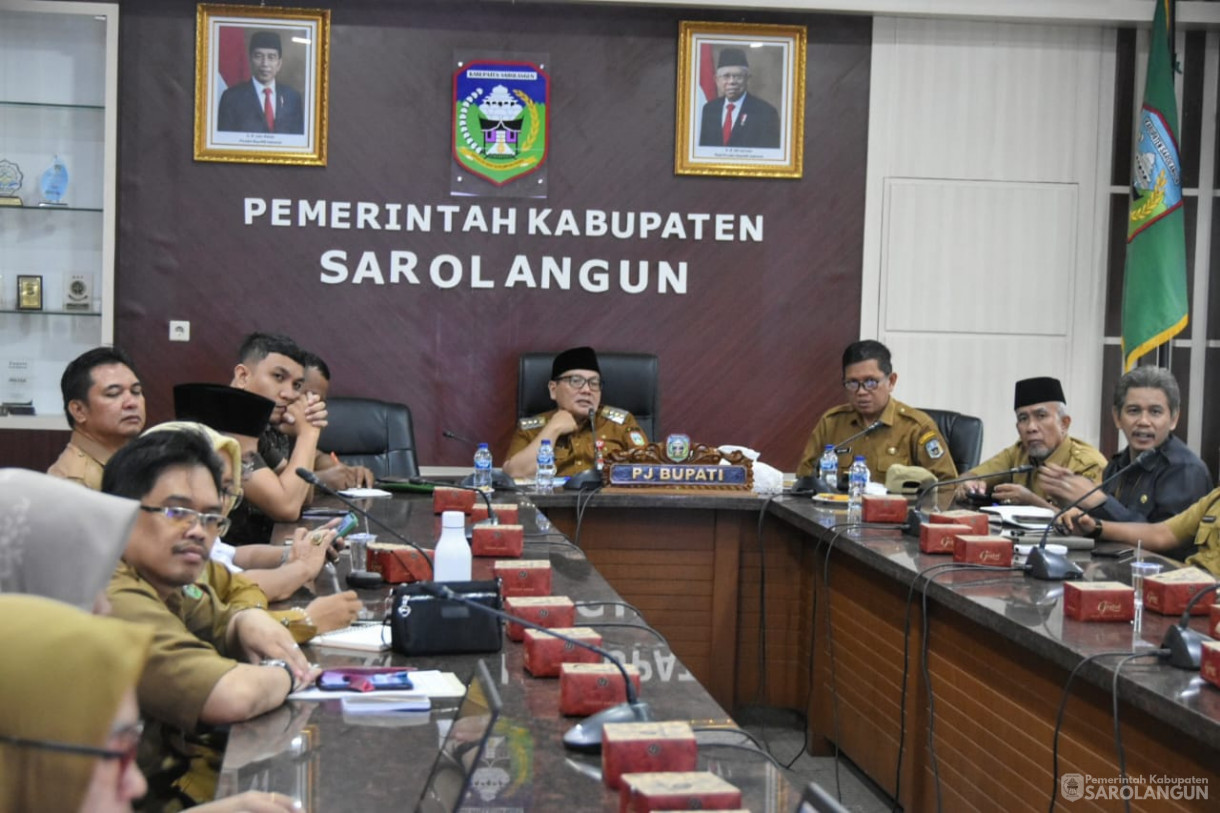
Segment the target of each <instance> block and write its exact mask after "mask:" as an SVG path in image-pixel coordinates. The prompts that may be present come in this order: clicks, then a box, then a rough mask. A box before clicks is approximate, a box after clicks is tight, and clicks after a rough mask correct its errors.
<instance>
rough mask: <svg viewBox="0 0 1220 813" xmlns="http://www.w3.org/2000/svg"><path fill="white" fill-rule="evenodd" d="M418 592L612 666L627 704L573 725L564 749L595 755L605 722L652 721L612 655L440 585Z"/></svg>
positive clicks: (421, 586)
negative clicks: (574, 648) (558, 642)
mask: <svg viewBox="0 0 1220 813" xmlns="http://www.w3.org/2000/svg"><path fill="white" fill-rule="evenodd" d="M419 589H420V590H423V591H424V592H425V593H428V594H429V595H433V596H436V597H437V598H443V599H448V600H450V601H457V602H460V603H461V604H465V605H466V606H467V607H472V608H474V609H476V610H479V611H480V612H484V613H488V614H490V615H494V616H497V617H498V618H502V619H505V620H507V621H511V622H513V623H514V624H520V625H521V626H523V627H528V628H530V629H534V630H538V631H539V632H541V633H544V634H546V635H550V636H551V637H552V638H558V639H559V640H561V641H563V642H564V643H567V644H572V645H573V646H577V647H580V648H581V649H587V650H588V651H590V652H594V653H596V654H598V655H601V656H602V657H603V658H605V659H606V660H608V661H610V663H612V664H614V666H615V668H617V669H618V671H619V673H620V674H622V676H623V683H624V687H625V689H626V693H627V702H626V703H620V704H619V705H617V706H611V707H610V708H608V709H602V710H601V711H599V712H598V713H597V714H594V715H592V716H591V717H586V718H585V719H584V720H582V721H581V722H579V723H577V724H576V725H574V726H573V727H572V728H571V729H569V730H568V732H567V733H566V734H564V735H563V744H564V746H565V747H566V748H570V749H572V750H574V751H590V752H596V751H600V750H601V743H602V727H603V726H604V725H605V724H606V723H646V722H649V721H650V720H652V719H653V716H652V707H651V706H649V705H648V703H646V702H644V701H643V700H640V697H639V694H638V693H637V692H636V690H635V686H634V685H632V683H631V676H630V675H628V674H627V667H625V666H623V664H622V662H621V661H620V660H619V659H618V658H616V657H614V656H613V655H611V654H610V653H609V652H607V651H606V650H604V649H602V648H601V647H599V646H594V645H593V644H589V643H586V642H584V641H579V640H577V639H575V638H571V637H569V636H567V635H561V634H560V633H558V632H555V631H554V630H552V629H547V628H546V627H544V626H542V625H541V624H535V623H534V622H533V621H527V620H526V619H524V618H520V617H518V616H515V615H511V614H510V613H506V612H504V611H502V610H497V609H495V608H494V607H488V606H487V605H486V604H480V603H479V602H477V601H472V600H471V599H469V598H467V597H466V596H463V595H461V594H460V593H457V592H455V591H454V590H452V589H451V588H449V587H446V586H445V584H444V583H443V582H420V584H419Z"/></svg>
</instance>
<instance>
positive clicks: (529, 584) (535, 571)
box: [491, 559, 551, 596]
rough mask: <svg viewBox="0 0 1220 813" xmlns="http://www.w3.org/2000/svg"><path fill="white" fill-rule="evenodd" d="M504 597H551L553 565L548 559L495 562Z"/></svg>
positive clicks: (494, 569)
mask: <svg viewBox="0 0 1220 813" xmlns="http://www.w3.org/2000/svg"><path fill="white" fill-rule="evenodd" d="M491 571H492V573H494V574H495V577H496V578H497V579H499V580H500V595H502V596H549V595H550V594H551V563H550V561H549V560H547V559H505V560H503V561H497V562H493V563H492V565H491Z"/></svg>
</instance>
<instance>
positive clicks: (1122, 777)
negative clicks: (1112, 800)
mask: <svg viewBox="0 0 1220 813" xmlns="http://www.w3.org/2000/svg"><path fill="white" fill-rule="evenodd" d="M1162 652H1164V653H1165V654H1169V650H1160V649H1157V650H1153V651H1151V652H1133V653H1132V654H1130V655H1127V656H1125V657H1123V658H1122V659H1121V660H1119V662H1118V663H1117V664H1115V666H1114V680H1113V681H1112V682H1111V684H1110V694H1111V695H1112V697H1111V703H1112V706H1111V709H1112V711H1113V713H1114V750H1115V752H1116V753H1117V754H1118V782H1119V788H1120V789H1121V788H1122V787H1123V786H1124V785H1126V784H1127V756H1126V754H1124V753H1123V730H1122V727H1121V726H1120V725H1119V724H1118V675H1119V673H1120V672H1122V671H1123V667H1124V666H1125V665H1126V664H1127V661H1131V660H1134V659H1135V658H1145V657H1148V656H1149V655H1156V656H1159V655H1160V654H1161V653H1162ZM1123 808H1124V809H1125V810H1126V811H1127V813H1131V797H1129V796H1126V795H1124V796H1123Z"/></svg>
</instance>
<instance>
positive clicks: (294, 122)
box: [195, 3, 330, 166]
mask: <svg viewBox="0 0 1220 813" xmlns="http://www.w3.org/2000/svg"><path fill="white" fill-rule="evenodd" d="M329 46H330V12H329V11H327V10H314V9H308V10H307V9H275V8H269V7H258V6H228V5H223V6H222V5H210V4H206V3H204V4H201V5H200V6H199V7H198V11H197V13H196V31H195V160H197V161H229V162H244V163H260V164H305V165H312V166H325V164H326V136H327V98H326V94H327V86H328V78H327V66H328V65H329V64H330V61H329V56H328V51H329Z"/></svg>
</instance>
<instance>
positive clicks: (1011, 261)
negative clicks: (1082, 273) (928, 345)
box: [881, 178, 1077, 337]
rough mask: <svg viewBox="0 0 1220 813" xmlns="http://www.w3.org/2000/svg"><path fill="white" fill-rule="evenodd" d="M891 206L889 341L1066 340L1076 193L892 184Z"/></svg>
mask: <svg viewBox="0 0 1220 813" xmlns="http://www.w3.org/2000/svg"><path fill="white" fill-rule="evenodd" d="M885 203H886V206H885V216H884V223H885V233H884V241H883V248H882V251H883V256H882V270H881V274H882V301H881V312H882V317H881V324H882V326H883V328H882V329H883V331H884V332H885V333H886V334H887V335H888V334H891V333H893V332H895V331H933V332H939V333H993V334H999V333H1010V334H1013V335H1026V334H1043V335H1055V336H1061V337H1063V336H1066V335H1067V332H1068V327H1069V324H1070V309H1071V304H1072V285H1071V277H1070V276H1069V275H1068V274H1065V273H1064V271H1065V270H1066V269H1070V268H1071V267H1072V265H1073V261H1074V256H1075V250H1076V210H1077V187H1076V185H1075V184H1050V183H1042V184H1030V183H1001V182H994V181H983V182H976V181H941V180H920V179H909V178H891V179H888V180H887V181H886V196H885ZM930 281H936V282H937V283H938V284H928V283H929V282H930ZM947 300H948V301H947Z"/></svg>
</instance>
